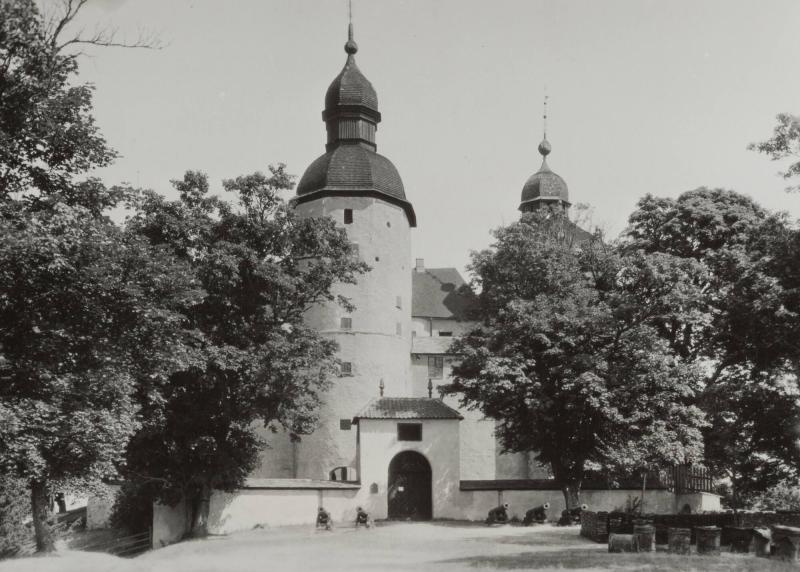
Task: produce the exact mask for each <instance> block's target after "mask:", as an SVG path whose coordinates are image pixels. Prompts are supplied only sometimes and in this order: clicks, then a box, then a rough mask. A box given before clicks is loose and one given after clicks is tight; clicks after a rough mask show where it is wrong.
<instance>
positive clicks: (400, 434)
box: [397, 423, 422, 441]
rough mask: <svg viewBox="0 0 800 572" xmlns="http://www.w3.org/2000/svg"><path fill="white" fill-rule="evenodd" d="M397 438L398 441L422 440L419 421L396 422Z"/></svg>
mask: <svg viewBox="0 0 800 572" xmlns="http://www.w3.org/2000/svg"><path fill="white" fill-rule="evenodd" d="M397 440H398V441H422V424H421V423H398V424H397Z"/></svg>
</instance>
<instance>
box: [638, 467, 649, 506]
mask: <svg viewBox="0 0 800 572" xmlns="http://www.w3.org/2000/svg"><path fill="white" fill-rule="evenodd" d="M646 490H647V469H645V470H644V472H643V473H642V502H640V503H639V514H644V493H645V491H646Z"/></svg>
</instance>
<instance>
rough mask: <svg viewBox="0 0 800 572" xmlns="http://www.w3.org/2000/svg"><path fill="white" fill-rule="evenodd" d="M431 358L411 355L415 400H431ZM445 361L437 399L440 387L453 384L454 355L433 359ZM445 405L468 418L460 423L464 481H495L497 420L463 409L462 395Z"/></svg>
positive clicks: (451, 397)
mask: <svg viewBox="0 0 800 572" xmlns="http://www.w3.org/2000/svg"><path fill="white" fill-rule="evenodd" d="M428 357H429V356H428V355H425V354H413V355H412V356H411V397H428V379H429V377H428V375H429V373H430V372H429V371H428ZM431 357H440V358H442V359H443V371H442V377H441V379H433V380H432V383H433V397H439V390H438V388H439V386H440V385H442V384H446V383H448V382H449V381H450V373H451V371H452V368H453V364H454V363H455V358H453V357H452V356H443V355H438V356H431ZM444 402H445V403H446V404H447V405H449V406H450V407H452V408H453V409H456V410H458V412H459V413H461V415H462V416H463V417H464V419H463V420H462V421H461V423H459V429H458V430H459V449H460V457H461V464H460V466H461V479H466V480H470V479H494V478H495V438H494V421H493V420H491V419H486V418H484V416H483V414H482V413H481V412H480V411H470V410H467V409H461V408H459V403H458V396H457V395H448V396H447V397H445V398H444Z"/></svg>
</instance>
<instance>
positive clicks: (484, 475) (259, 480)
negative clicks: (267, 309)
mask: <svg viewBox="0 0 800 572" xmlns="http://www.w3.org/2000/svg"><path fill="white" fill-rule="evenodd" d="M357 51H358V46H357V44H356V42H355V41H354V39H353V28H352V24H351V25H350V27H349V30H348V40H347V43H346V44H345V52H346V54H347V59H346V61H345V65H344V68H343V69H342V71H341V72H340V73H339V75H337V76H336V78H335V79H334V80H333V82H332V83H331V84H330V87H329V88H328V90H327V93H326V94H325V109H324V111H323V112H322V119H323V121H324V122H325V127H326V131H327V144H326V148H325V153H324V154H323V155H321V156H320V157H319V158H317V159H316V160H315V161H313V162H312V163H311V165H309V166H308V168H307V169H306V171H305V173H304V174H303V176H302V178H301V179H300V182H299V184H298V186H297V195H296V197H295V198H294V204H295V210H296V212H297V214H298V215H299V216H302V217H310V216H314V217H318V216H329V217H331V218H332V219H333V220H334V221H336V222H337V224H339V225H341V227H342V228H344V229H345V231H346V232H347V236H348V238H349V240H350V241H351V242H352V243H353V245H354V246H355V247H356V249H357V252H358V255H359V256H360V257H361V258H362V259H363V260H364V261H365V262H366V263H367V264H369V266H371V267H372V270H371V271H370V272H368V273H366V274H365V275H362V276H361V277H360V278H359V280H358V283H357V284H354V285H342V286H340V287H339V288H338V291H337V294H341V295H344V296H346V297H348V298H350V300H351V301H352V303H353V305H354V306H355V310H354V311H353V312H351V313H348V312H346V311H345V309H343V308H342V307H341V306H340V305H338V304H337V303H335V302H331V303H327V304H322V305H319V306H317V307H315V308H313V309H311V310H310V311H309V312H308V313H307V315H306V321H307V324H308V325H310V326H312V327H313V328H315V329H316V330H318V331H319V332H320V333H322V334H323V335H324V336H326V337H329V338H330V339H333V340H335V341H336V342H337V343H338V345H339V348H340V350H339V358H340V360H341V369H340V372H339V374H338V377H336V378H335V379H334V380H333V383H332V385H331V388H330V389H329V391H328V392H327V393H326V394H325V396H324V399H323V404H322V406H321V410H320V422H319V426H318V428H317V429H316V430H315V431H314V432H313V433H312V434H311V435H304V436H302V438H301V439H300V440H297V439H292V438H290V436H289V435H287V434H285V433H271V432H269V431H268V430H266V429H265V430H264V438H265V440H266V441H267V442H268V443H269V447H268V448H267V449H265V450H264V451H263V454H262V459H261V461H262V462H261V466H260V468H259V469H257V470H256V471H255V472H254V473H253V474H252V475H251V477H250V478H249V479H248V480H247V485H246V487H245V488H244V489H242V490H241V491H239V492H237V493H222V492H219V491H217V492H215V493H214V496H213V497H212V500H211V511H210V512H211V514H210V519H209V520H210V529H211V530H212V531H213V532H230V531H233V530H242V529H249V528H252V527H253V526H256V525H263V524H269V525H279V524H303V523H312V522H313V519H314V517H315V514H316V509H317V507H318V506H322V505H324V506H325V508H326V509H327V510H328V511H329V512H331V514H332V515H333V518H334V520H335V521H348V520H350V519H352V518H353V516H354V514H355V508H356V506H363V507H365V508H366V509H367V510H368V511H369V512H370V513H371V514H372V516H373V517H374V518H376V519H383V518H394V519H412V520H427V519H431V518H452V519H471V520H478V519H482V518H484V517H485V516H486V512H487V511H488V510H489V509H490V508H492V507H494V506H497V505H498V504H500V503H502V502H504V501H505V502H510V503H511V504H512V512H516V514H524V511H525V510H526V509H527V508H530V507H532V506H535V505H538V504H543V503H544V502H549V503H550V504H551V507H552V512H553V514H555V515H556V516H557V515H558V513H559V512H560V510H561V509H562V508H564V499H563V497H562V493H561V491H560V490H559V489H558V488H557V487H554V486H552V485H551V486H547V483H548V481H547V477H548V474H547V471H546V470H545V469H543V468H542V467H541V466H540V465H539V464H538V463H537V462H536V460H535V458H533V456H531V455H528V454H521V453H520V454H502V453H501V451H500V448H499V446H498V445H497V442H496V439H495V437H494V421H492V420H489V419H485V418H483V416H482V415H481V414H480V413H479V412H475V411H462V410H459V409H458V400H457V398H446V399H444V400H442V399H438V398H437V396H438V391H437V388H438V386H439V385H440V384H443V383H446V382H447V379H448V377H449V373H450V369H451V367H452V365H453V363H454V361H455V360H457V359H458V357H457V356H454V355H450V354H448V348H449V347H450V344H451V342H452V340H453V337H455V336H459V335H462V334H463V333H465V332H466V331H468V330H469V329H470V327H471V325H472V324H470V323H469V322H468V321H466V319H465V318H466V316H467V314H468V310H469V304H470V298H469V297H468V296H465V295H463V294H462V293H461V292H460V289H461V287H462V286H463V285H464V280H463V278H462V277H461V276H460V274H459V273H458V271H457V270H456V269H454V268H430V269H429V268H425V266H424V263H423V260H421V259H418V260H416V263H415V264H413V265H412V263H411V242H410V239H411V230H412V229H413V228H414V227H416V224H417V221H416V214H415V212H414V207H413V205H412V203H411V201H410V200H409V197H408V196H407V195H406V191H405V188H404V187H403V182H402V179H401V177H400V174H399V173H398V171H397V169H396V168H395V166H394V165H393V164H392V162H391V161H390V160H389V159H388V158H386V157H384V156H382V155H380V154H378V152H377V144H376V132H377V128H378V124H379V123H380V121H381V114H380V112H379V110H378V97H377V93H376V91H375V89H374V88H373V86H372V84H371V83H370V82H369V80H367V78H366V77H365V76H364V74H363V73H362V72H361V70H359V68H358V66H357V65H356V61H355V55H356V53H357ZM539 152H540V154H541V155H542V157H543V161H542V165H541V168H540V169H539V170H538V171H537V172H536V173H534V174H533V175H532V176H531V177H530V178H529V179H528V180H527V181H526V182H525V184H524V186H523V189H522V195H521V201H520V205H519V210H520V211H523V212H527V211H532V210H536V209H539V208H548V209H561V210H566V209H568V208H569V206H570V203H569V195H568V189H567V185H566V183H565V182H564V180H563V179H562V178H561V177H559V176H558V175H557V174H555V173H554V172H553V171H551V170H550V168H549V166H548V164H547V156H548V155H549V153H550V152H551V147H550V144H549V142H548V141H547V139H546V137H545V139H544V140H543V141H542V142H541V143H540V145H539ZM576 232H578V233H584V231H582V230H580V229H577V227H576ZM584 234H586V233H584ZM648 494H649V495H650V496H649V497H648V500H647V502H648V506H649V507H652V509H653V510H659V511H661V512H673V511H675V510H676V508H677V507H678V506H683V505H684V504H686V503H690V504H691V506H692V507H693V508H694V510H699V509H704V508H705V509H711V508H715V507H716V508H718V507H719V499H718V497H716V496H715V495H706V494H705V493H697V494H695V495H694V496H692V495H686V494H683V495H678V494H674V493H672V492H670V491H658V490H657V491H649V492H648ZM628 496H629V493H628V492H626V491H624V490H616V491H608V490H603V491H599V490H594V491H586V492H585V493H584V497H583V498H584V499H585V501H584V502H587V503H588V504H589V505H590V506H591V507H592V508H593V509H595V510H612V509H614V508H619V507H620V506H624V503H625V501H626V499H627V497H628ZM182 510H183V509H182V507H176V508H173V509H171V508H169V507H163V506H157V507H156V510H155V515H154V536H153V541H154V543H158V542H169V541H171V540H174V539H176V538H179V537H180V534H181V533H182V528H181V527H182V526H183V517H182V514H183V513H182Z"/></svg>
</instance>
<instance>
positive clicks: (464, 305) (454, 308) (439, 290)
mask: <svg viewBox="0 0 800 572" xmlns="http://www.w3.org/2000/svg"><path fill="white" fill-rule="evenodd" d="M411 272H412V278H411V289H412V292H411V315H412V316H416V317H422V318H453V319H456V320H466V319H468V315H469V311H470V310H471V309H472V307H473V305H474V299H473V297H472V296H471V295H470V293H469V292H468V291H466V290H465V288H466V287H467V286H466V282H464V279H463V278H462V277H461V274H459V273H458V270H456V269H455V268H426V269H425V271H424V272H418V271H417V270H416V269H414V270H412V271H411Z"/></svg>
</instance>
